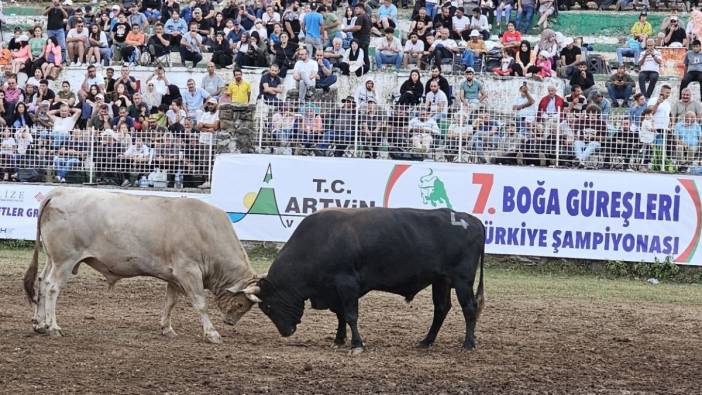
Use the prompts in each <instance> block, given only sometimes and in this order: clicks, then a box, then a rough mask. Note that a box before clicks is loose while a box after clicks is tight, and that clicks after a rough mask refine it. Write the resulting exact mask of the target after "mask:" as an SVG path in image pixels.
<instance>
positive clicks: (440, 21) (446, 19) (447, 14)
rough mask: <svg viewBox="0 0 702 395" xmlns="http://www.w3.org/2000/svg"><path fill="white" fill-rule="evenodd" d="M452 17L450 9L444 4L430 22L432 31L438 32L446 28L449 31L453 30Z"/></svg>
mask: <svg viewBox="0 0 702 395" xmlns="http://www.w3.org/2000/svg"><path fill="white" fill-rule="evenodd" d="M452 23H453V16H452V15H451V9H450V7H447V6H446V4H444V5H443V6H442V7H441V11H440V12H439V13H438V14H437V15H436V16H434V19H433V20H432V27H433V28H434V30H436V31H439V30H440V29H442V28H446V29H448V30H449V31H451V30H453V26H452Z"/></svg>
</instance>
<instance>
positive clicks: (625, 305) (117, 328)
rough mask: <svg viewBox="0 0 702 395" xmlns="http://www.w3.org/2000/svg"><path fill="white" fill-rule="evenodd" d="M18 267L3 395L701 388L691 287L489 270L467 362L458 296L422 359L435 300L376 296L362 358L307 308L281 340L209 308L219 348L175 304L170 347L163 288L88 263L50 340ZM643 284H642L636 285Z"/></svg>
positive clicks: (5, 334)
mask: <svg viewBox="0 0 702 395" xmlns="http://www.w3.org/2000/svg"><path fill="white" fill-rule="evenodd" d="M1 253H2V251H0V254H1ZM24 262H26V263H28V260H25V261H24ZM23 269H24V266H23V265H20V266H18V267H15V268H14V269H3V267H2V266H0V391H1V392H2V393H6V394H15V393H125V394H126V393H170V394H176V393H182V394H197V393H209V394H213V393H214V394H219V393H285V394H295V393H301V394H306V393H325V394H327V393H328V394H343V393H401V394H409V393H424V394H439V393H486V394H494V393H509V394H513V393H543V392H548V393H631V392H635V393H639V392H641V393H685V394H691V393H700V391H701V390H700V388H702V387H700V385H701V384H700V380H699V377H700V371H701V367H702V341H701V340H702V335H701V334H702V305H701V304H700V303H702V300H699V303H695V302H694V299H695V295H699V294H702V292H700V287H699V286H697V287H696V288H694V287H695V286H680V287H693V288H689V289H688V288H675V285H672V286H671V287H673V288H671V289H672V290H673V291H670V292H679V293H680V295H683V296H684V295H688V296H690V295H689V293H690V292H693V295H692V296H693V297H692V298H691V299H692V301H691V302H680V303H678V302H675V301H669V302H660V301H642V300H640V299H629V298H628V296H627V293H628V291H627V290H626V289H620V288H617V287H620V286H619V285H617V282H616V281H614V282H612V281H606V282H604V283H603V285H602V286H603V287H614V291H613V293H612V295H613V296H611V297H604V298H588V297H577V295H576V296H573V295H570V296H565V297H564V296H562V295H559V294H558V293H557V292H555V293H549V292H540V291H535V292H529V291H528V290H529V289H532V288H533V287H532V285H531V284H532V283H531V282H530V281H531V279H529V278H528V277H527V278H525V279H524V283H519V284H518V285H513V284H512V283H510V282H509V281H508V280H505V279H502V280H499V281H498V280H495V281H492V279H491V275H490V272H489V271H488V272H487V276H486V285H487V291H486V299H487V304H486V309H485V311H484V313H483V316H482V317H481V320H480V321H479V322H478V329H477V339H478V342H479V343H478V348H477V350H475V351H472V352H462V351H461V348H460V345H461V342H462V340H463V334H464V323H463V318H462V315H461V313H460V309H459V308H456V306H457V303H456V302H455V299H454V302H453V304H454V308H453V309H452V310H451V312H450V314H449V316H448V318H447V319H446V322H445V324H444V327H443V328H442V330H441V332H440V333H439V337H438V339H437V343H436V345H435V346H434V347H432V348H431V349H429V350H424V349H418V348H415V347H414V346H415V344H416V342H417V341H418V340H420V339H421V338H422V337H423V335H424V334H425V332H426V330H427V329H428V327H429V325H430V322H431V317H432V305H431V295H430V292H428V291H426V290H425V291H424V292H422V293H421V294H420V295H418V296H417V298H416V299H415V300H414V301H413V302H412V304H410V305H407V304H406V303H405V302H404V301H403V299H402V298H401V297H398V296H394V295H386V294H382V293H371V294H370V295H368V296H367V297H365V298H363V299H362V300H361V312H360V329H361V334H362V335H363V336H364V340H365V341H366V352H365V353H363V354H361V355H359V356H350V355H349V353H348V348H344V349H333V348H331V344H332V340H333V336H334V331H335V329H336V319H335V317H334V315H333V314H331V313H330V312H328V311H313V310H311V309H307V310H306V312H305V315H304V317H303V322H302V324H301V325H300V326H299V327H298V330H297V332H296V333H295V335H293V336H292V337H290V338H286V339H284V338H281V337H280V336H279V335H278V333H277V331H276V330H275V328H274V326H273V324H272V323H271V322H270V321H268V319H267V318H266V317H265V316H264V315H263V314H262V313H261V312H260V310H259V309H258V308H257V307H254V308H253V309H252V310H251V312H250V313H249V314H247V315H246V316H245V317H244V318H243V319H242V321H240V323H239V324H238V325H237V326H236V327H229V326H227V325H225V324H224V323H223V322H222V320H221V315H220V314H219V312H218V311H216V309H213V308H210V312H211V317H212V319H213V322H214V324H215V327H216V328H217V329H218V330H219V332H220V334H221V335H222V337H223V340H224V343H223V344H221V345H211V344H208V343H206V342H205V341H204V340H203V335H202V331H201V327H200V325H199V322H198V319H197V317H196V315H195V313H194V312H193V310H192V309H191V308H190V306H189V304H188V303H187V302H186V301H185V299H184V298H183V297H180V298H179V301H178V305H177V306H176V308H175V310H174V313H173V327H174V329H175V331H176V332H177V333H178V336H177V337H176V338H174V339H167V338H164V337H162V336H161V335H160V334H159V330H158V329H159V328H158V321H159V313H160V311H161V308H162V306H163V303H164V295H165V288H166V286H165V283H162V282H160V281H157V280H152V279H144V278H141V279H131V280H125V281H123V282H120V283H118V284H117V286H116V288H115V289H114V290H113V291H108V290H107V286H106V283H105V282H104V281H103V280H102V279H101V278H99V277H98V276H97V275H95V274H94V272H92V270H91V269H89V268H86V267H83V268H82V269H81V273H79V275H78V276H77V278H74V279H72V280H71V281H70V282H69V284H68V286H67V287H66V288H64V290H63V292H62V294H61V296H60V298H59V303H58V313H57V317H58V322H59V325H61V327H62V328H63V330H64V333H65V336H64V337H62V338H49V337H46V336H44V335H38V334H35V333H33V332H32V330H31V322H30V321H31V318H32V309H31V307H30V306H29V305H28V304H27V302H26V301H25V300H24V296H23V293H22V290H21V278H22V271H23ZM503 276H504V274H503ZM515 281H520V280H518V279H517V280H515ZM549 281H551V280H549ZM552 281H554V284H555V281H560V280H559V279H553V280H552ZM587 281H597V280H591V279H589V280H587ZM510 284H512V285H510ZM597 286H598V285H595V287H597ZM627 286H631V285H627ZM639 286H641V287H645V286H646V285H645V284H643V285H642V284H634V285H633V287H639ZM565 288H572V286H569V285H566V286H565ZM664 289H665V288H653V287H651V288H650V290H651V292H662V291H659V290H664ZM521 290H524V291H521ZM532 290H533V289H532ZM618 290H619V291H621V292H619V291H618ZM645 292H646V291H645ZM681 297H682V296H681ZM674 298H675V297H673V299H674ZM211 302H212V301H211V300H210V306H211V307H212V306H213V304H212V303H211Z"/></svg>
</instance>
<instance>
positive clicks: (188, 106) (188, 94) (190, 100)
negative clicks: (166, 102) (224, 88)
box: [183, 78, 210, 119]
mask: <svg viewBox="0 0 702 395" xmlns="http://www.w3.org/2000/svg"><path fill="white" fill-rule="evenodd" d="M187 86H188V89H187V90H186V91H185V93H184V94H183V104H184V106H185V112H186V113H187V114H188V117H189V118H191V119H197V118H198V116H199V115H200V113H201V112H202V107H203V104H204V103H205V100H207V99H208V98H209V97H210V94H209V93H207V91H206V90H204V89H202V88H200V87H196V86H195V80H193V79H192V78H191V79H189V80H188V82H187Z"/></svg>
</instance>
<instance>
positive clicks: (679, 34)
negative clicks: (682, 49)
mask: <svg viewBox="0 0 702 395" xmlns="http://www.w3.org/2000/svg"><path fill="white" fill-rule="evenodd" d="M668 33H670V28H667V29H665V35H666V36H667V35H668ZM685 37H686V34H685V29H675V30H674V31H673V34H671V35H670V41H668V42H666V43H664V44H670V43H680V44H682V43H683V41H684V40H685Z"/></svg>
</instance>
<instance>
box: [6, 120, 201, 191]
mask: <svg viewBox="0 0 702 395" xmlns="http://www.w3.org/2000/svg"><path fill="white" fill-rule="evenodd" d="M0 134H1V138H0V170H1V173H0V180H3V181H21V182H68V183H86V184H106V185H121V186H128V185H132V186H140V187H156V188H166V187H175V188H184V187H195V186H199V185H202V184H203V183H205V182H209V181H210V175H211V172H212V171H211V170H212V162H213V145H214V143H215V138H214V137H213V134H212V133H199V132H197V131H181V132H170V131H168V130H167V129H165V128H158V129H154V130H151V131H149V130H135V131H132V132H126V131H114V130H103V131H96V130H80V129H75V130H73V131H71V132H70V133H68V132H58V131H54V130H51V129H41V128H27V127H24V128H20V129H11V128H2V129H0Z"/></svg>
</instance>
